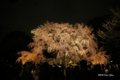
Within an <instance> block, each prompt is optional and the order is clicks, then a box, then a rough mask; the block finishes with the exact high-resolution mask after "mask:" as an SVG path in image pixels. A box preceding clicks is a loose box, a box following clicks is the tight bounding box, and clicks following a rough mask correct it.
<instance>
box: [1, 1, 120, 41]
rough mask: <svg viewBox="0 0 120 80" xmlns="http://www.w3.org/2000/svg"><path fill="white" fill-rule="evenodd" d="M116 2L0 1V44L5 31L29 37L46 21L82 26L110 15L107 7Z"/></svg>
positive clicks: (112, 5) (114, 5) (112, 6)
mask: <svg viewBox="0 0 120 80" xmlns="http://www.w3.org/2000/svg"><path fill="white" fill-rule="evenodd" d="M119 3H120V0H0V41H1V39H2V38H3V36H5V35H6V34H8V33H9V32H12V31H22V32H24V33H25V34H27V35H28V36H30V37H32V35H31V33H30V32H31V30H32V29H34V28H37V26H39V25H40V24H43V23H45V22H46V21H47V20H48V21H50V22H51V21H52V22H58V23H61V22H64V23H66V22H68V23H70V24H75V23H81V22H83V23H85V24H86V25H87V24H88V22H89V21H90V20H92V19H94V18H95V17H102V16H104V15H110V14H111V12H110V10H109V9H110V8H115V7H116V5H119Z"/></svg>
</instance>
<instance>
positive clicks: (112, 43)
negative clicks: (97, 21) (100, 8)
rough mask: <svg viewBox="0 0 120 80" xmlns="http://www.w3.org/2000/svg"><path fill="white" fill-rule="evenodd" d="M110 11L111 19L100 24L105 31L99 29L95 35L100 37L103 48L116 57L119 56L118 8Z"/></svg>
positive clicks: (119, 25)
mask: <svg viewBox="0 0 120 80" xmlns="http://www.w3.org/2000/svg"><path fill="white" fill-rule="evenodd" d="M110 11H111V12H112V13H113V15H112V19H111V20H107V21H106V23H103V24H102V27H104V28H105V29H106V31H103V30H100V29H99V30H98V31H97V35H98V36H99V37H100V38H101V41H100V43H101V44H102V45H104V49H106V50H108V52H110V53H111V54H113V55H112V56H114V57H115V58H116V59H117V58H118V56H120V54H119V53H120V50H119V48H120V46H119V45H120V9H119V8H118V7H117V8H116V9H110ZM115 55H117V56H115ZM118 59H119V58H118Z"/></svg>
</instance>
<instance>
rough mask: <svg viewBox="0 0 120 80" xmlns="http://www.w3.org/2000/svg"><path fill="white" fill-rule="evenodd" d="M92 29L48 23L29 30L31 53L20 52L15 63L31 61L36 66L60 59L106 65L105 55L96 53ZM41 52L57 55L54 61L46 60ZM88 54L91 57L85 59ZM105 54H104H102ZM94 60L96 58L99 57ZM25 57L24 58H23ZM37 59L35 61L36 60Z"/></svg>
mask: <svg viewBox="0 0 120 80" xmlns="http://www.w3.org/2000/svg"><path fill="white" fill-rule="evenodd" d="M92 31H93V29H92V28H91V27H87V26H86V25H84V24H79V23H76V24H75V25H74V27H73V25H70V24H69V23H61V24H58V23H53V22H51V23H49V22H47V23H46V24H44V25H40V26H38V28H36V29H33V30H31V33H32V34H34V36H33V40H34V42H31V43H30V44H29V45H28V46H29V47H31V48H32V50H31V52H27V51H21V52H19V53H22V56H21V57H20V58H18V60H17V61H20V59H21V60H22V62H23V64H24V63H25V62H27V61H33V62H35V63H36V64H39V62H44V61H47V62H49V63H51V62H54V63H58V62H59V61H60V59H64V58H65V59H66V61H67V62H68V61H69V60H75V61H76V62H78V61H80V60H81V59H83V58H85V59H86V60H90V61H92V60H94V62H96V61H98V62H101V60H104V61H105V62H106V63H107V61H108V60H107V59H106V58H105V55H103V54H102V53H101V52H99V53H98V54H97V52H98V45H97V42H95V40H96V38H95V36H94V34H92ZM43 50H47V52H48V53H51V52H53V54H57V57H56V59H52V58H51V59H47V58H46V57H45V56H43ZM88 52H89V53H90V54H91V57H87V54H86V53H88ZM104 53H105V52H104ZM101 55H102V57H100V59H96V56H98V57H99V56H101ZM25 56H26V57H25ZM101 58H102V59H101ZM36 59H37V60H36Z"/></svg>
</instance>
